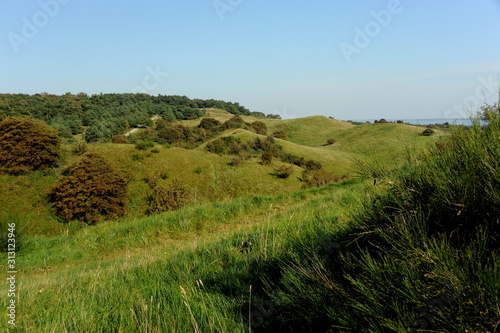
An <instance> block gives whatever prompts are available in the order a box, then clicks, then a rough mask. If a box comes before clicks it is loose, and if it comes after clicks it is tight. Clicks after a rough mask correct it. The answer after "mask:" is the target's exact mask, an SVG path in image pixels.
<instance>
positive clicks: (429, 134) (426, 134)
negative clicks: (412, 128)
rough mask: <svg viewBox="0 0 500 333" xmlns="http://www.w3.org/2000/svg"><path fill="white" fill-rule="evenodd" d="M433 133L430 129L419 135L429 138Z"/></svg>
mask: <svg viewBox="0 0 500 333" xmlns="http://www.w3.org/2000/svg"><path fill="white" fill-rule="evenodd" d="M434 133H435V132H434V130H433V129H432V128H426V129H425V130H424V131H423V132H422V133H421V134H420V135H423V136H431V135H432V134H434Z"/></svg>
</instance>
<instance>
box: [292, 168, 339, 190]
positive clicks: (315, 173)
mask: <svg viewBox="0 0 500 333" xmlns="http://www.w3.org/2000/svg"><path fill="white" fill-rule="evenodd" d="M299 179H300V181H302V182H304V185H303V186H302V187H303V188H310V187H321V186H326V185H328V184H331V183H334V182H338V181H339V180H340V178H339V177H337V176H335V175H334V174H333V173H332V172H328V171H326V170H324V169H314V170H310V169H309V170H304V171H302V177H301V178H299Z"/></svg>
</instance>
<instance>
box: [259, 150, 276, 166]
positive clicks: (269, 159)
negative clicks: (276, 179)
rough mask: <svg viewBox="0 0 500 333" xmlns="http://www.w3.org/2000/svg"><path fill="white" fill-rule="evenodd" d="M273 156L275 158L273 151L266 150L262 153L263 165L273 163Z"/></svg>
mask: <svg viewBox="0 0 500 333" xmlns="http://www.w3.org/2000/svg"><path fill="white" fill-rule="evenodd" d="M273 158H274V155H273V153H270V152H264V153H262V155H260V163H261V164H262V165H270V164H271V163H273Z"/></svg>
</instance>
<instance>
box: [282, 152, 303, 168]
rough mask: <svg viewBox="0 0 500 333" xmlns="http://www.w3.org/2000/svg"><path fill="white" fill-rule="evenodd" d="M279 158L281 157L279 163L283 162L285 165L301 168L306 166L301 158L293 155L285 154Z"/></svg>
mask: <svg viewBox="0 0 500 333" xmlns="http://www.w3.org/2000/svg"><path fill="white" fill-rule="evenodd" d="M280 157H281V161H282V162H285V163H290V164H294V165H296V166H299V167H303V166H305V165H306V160H305V158H304V157H302V156H296V155H293V154H288V153H286V154H283V155H281V156H280Z"/></svg>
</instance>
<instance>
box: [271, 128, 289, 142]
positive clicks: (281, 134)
mask: <svg viewBox="0 0 500 333" xmlns="http://www.w3.org/2000/svg"><path fill="white" fill-rule="evenodd" d="M272 136H273V137H275V138H277V139H281V140H288V134H287V133H286V132H285V131H283V130H278V131H275V132H273V135H272Z"/></svg>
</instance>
